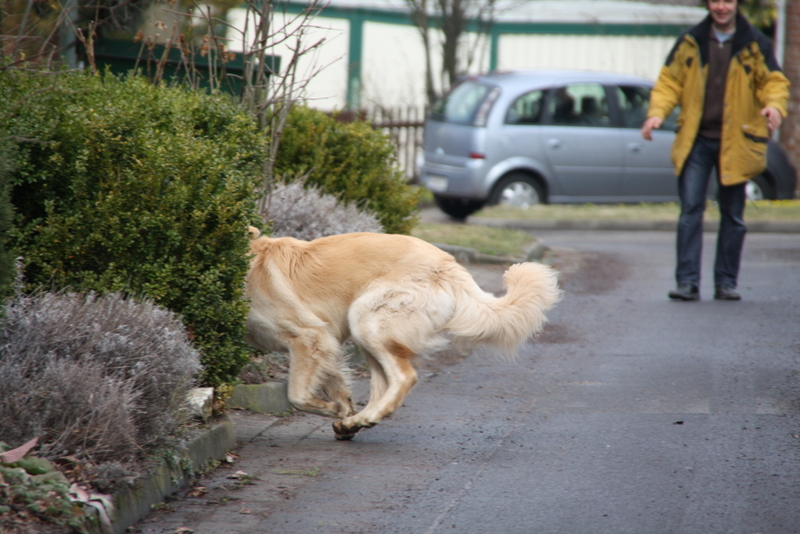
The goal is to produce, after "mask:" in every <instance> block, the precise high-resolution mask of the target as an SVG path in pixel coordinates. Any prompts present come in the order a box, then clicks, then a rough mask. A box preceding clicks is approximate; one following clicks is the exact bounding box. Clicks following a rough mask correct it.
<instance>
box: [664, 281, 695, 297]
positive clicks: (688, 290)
mask: <svg viewBox="0 0 800 534" xmlns="http://www.w3.org/2000/svg"><path fill="white" fill-rule="evenodd" d="M669 298H671V299H673V300H700V290H698V289H697V286H695V285H692V284H678V289H673V290H672V291H670V292H669Z"/></svg>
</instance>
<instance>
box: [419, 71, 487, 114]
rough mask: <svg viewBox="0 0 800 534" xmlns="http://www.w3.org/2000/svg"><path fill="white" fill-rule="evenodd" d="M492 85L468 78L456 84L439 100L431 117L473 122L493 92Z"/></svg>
mask: <svg viewBox="0 0 800 534" xmlns="http://www.w3.org/2000/svg"><path fill="white" fill-rule="evenodd" d="M492 89H493V88H492V87H491V86H488V85H484V84H481V83H478V82H476V81H473V80H466V81H463V82H461V83H460V84H458V85H456V86H455V87H454V88H453V89H452V90H451V91H450V92H449V93H448V94H447V95H445V97H444V98H443V99H441V100H439V101H438V102H437V103H436V104H435V105H434V107H433V110H432V111H431V119H432V120H435V121H440V122H451V123H455V124H473V123H474V122H475V119H476V116H477V115H478V112H479V111H482V110H481V104H482V103H483V102H484V100H486V98H487V97H488V96H489V95H490V93H493V91H492Z"/></svg>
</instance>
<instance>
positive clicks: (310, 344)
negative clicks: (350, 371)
mask: <svg viewBox="0 0 800 534" xmlns="http://www.w3.org/2000/svg"><path fill="white" fill-rule="evenodd" d="M288 345H289V358H290V362H289V402H290V403H291V404H292V406H294V407H295V408H297V409H298V410H302V411H305V412H311V413H316V414H319V415H326V416H329V417H338V418H342V417H347V416H349V415H351V414H352V413H353V411H354V410H353V404H352V401H351V400H350V392H349V390H348V388H347V381H346V379H345V378H344V376H343V374H342V370H341V368H340V362H339V357H340V353H341V347H340V345H339V342H338V341H336V339H335V338H333V336H331V335H330V334H328V333H327V332H324V331H319V330H315V331H313V332H306V333H305V335H303V336H300V337H297V338H295V339H293V340H291V341H290V342H289V343H288ZM320 393H325V394H326V395H327V396H328V398H329V399H330V400H326V399H323V398H321V396H320Z"/></svg>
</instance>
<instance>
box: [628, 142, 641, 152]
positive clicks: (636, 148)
mask: <svg viewBox="0 0 800 534" xmlns="http://www.w3.org/2000/svg"><path fill="white" fill-rule="evenodd" d="M628 150H630V151H631V152H639V151H640V150H642V144H641V143H628Z"/></svg>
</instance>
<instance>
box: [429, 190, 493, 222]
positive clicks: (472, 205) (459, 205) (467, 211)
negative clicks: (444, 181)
mask: <svg viewBox="0 0 800 534" xmlns="http://www.w3.org/2000/svg"><path fill="white" fill-rule="evenodd" d="M433 198H434V200H435V201H436V205H437V206H439V209H440V210H442V211H443V212H445V213H446V214H447V215H449V216H450V217H451V218H453V219H455V220H457V221H463V220H465V219H466V218H467V217H469V216H470V215H472V214H473V213H475V212H476V211H478V210H480V209H481V208H483V205H484V202H481V201H480V200H468V199H465V198H446V197H440V196H439V195H433Z"/></svg>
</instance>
